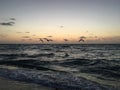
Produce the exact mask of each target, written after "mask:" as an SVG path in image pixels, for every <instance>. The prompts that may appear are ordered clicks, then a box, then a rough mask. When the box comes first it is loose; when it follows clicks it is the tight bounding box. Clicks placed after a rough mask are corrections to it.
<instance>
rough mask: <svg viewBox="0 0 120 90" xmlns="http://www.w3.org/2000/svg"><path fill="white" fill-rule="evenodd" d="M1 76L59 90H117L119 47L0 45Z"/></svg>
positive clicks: (118, 85)
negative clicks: (58, 89)
mask: <svg viewBox="0 0 120 90" xmlns="http://www.w3.org/2000/svg"><path fill="white" fill-rule="evenodd" d="M0 76H1V77H5V78H9V79H13V80H17V81H23V82H28V83H36V84H42V85H45V86H49V87H53V88H60V89H61V90H119V89H120V45H119V44H5V45H0Z"/></svg>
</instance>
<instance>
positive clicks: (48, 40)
mask: <svg viewBox="0 0 120 90" xmlns="http://www.w3.org/2000/svg"><path fill="white" fill-rule="evenodd" d="M43 39H45V40H46V41H47V42H50V41H53V40H52V39H48V38H43Z"/></svg>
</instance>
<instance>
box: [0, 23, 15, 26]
mask: <svg viewBox="0 0 120 90" xmlns="http://www.w3.org/2000/svg"><path fill="white" fill-rule="evenodd" d="M14 24H15V22H2V23H0V25H2V26H13V25H14Z"/></svg>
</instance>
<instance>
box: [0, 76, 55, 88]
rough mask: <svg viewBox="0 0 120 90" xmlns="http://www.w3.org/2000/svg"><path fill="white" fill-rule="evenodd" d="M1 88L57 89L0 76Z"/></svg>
mask: <svg viewBox="0 0 120 90" xmlns="http://www.w3.org/2000/svg"><path fill="white" fill-rule="evenodd" d="M0 90H55V89H53V88H49V87H45V86H42V85H37V84H32V83H24V82H19V81H13V80H10V79H6V78H1V77H0Z"/></svg>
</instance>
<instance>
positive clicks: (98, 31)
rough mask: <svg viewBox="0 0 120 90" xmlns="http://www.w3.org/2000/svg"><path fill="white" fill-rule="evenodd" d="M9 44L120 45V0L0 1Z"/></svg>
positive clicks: (0, 36) (1, 34)
mask: <svg viewBox="0 0 120 90" xmlns="http://www.w3.org/2000/svg"><path fill="white" fill-rule="evenodd" d="M81 37H82V39H84V42H78V41H79V39H80V38H81ZM45 38H47V39H49V40H53V41H47V40H46V39H45ZM40 39H42V40H44V42H42V41H40ZM6 43H7V44H9V43H10V44H11V43H19V44H20V43H33V44H34V43H36V44H39V43H45V44H46V43H76V44H78V43H80V44H81V43H82V44H84V43H117V44H120V0H0V44H6Z"/></svg>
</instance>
